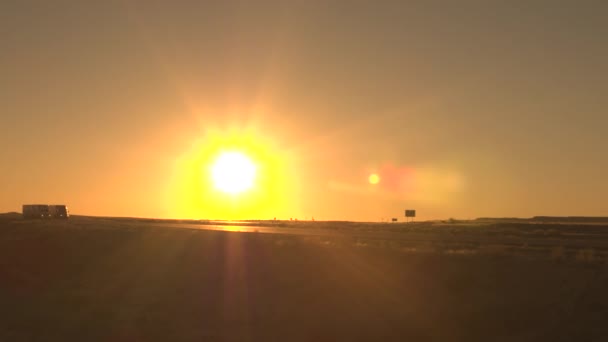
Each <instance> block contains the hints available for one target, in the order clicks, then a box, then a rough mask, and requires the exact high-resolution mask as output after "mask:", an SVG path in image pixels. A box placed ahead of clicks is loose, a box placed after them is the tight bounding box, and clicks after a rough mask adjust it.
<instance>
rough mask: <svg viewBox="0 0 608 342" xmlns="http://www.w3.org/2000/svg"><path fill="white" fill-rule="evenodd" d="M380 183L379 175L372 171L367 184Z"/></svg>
mask: <svg viewBox="0 0 608 342" xmlns="http://www.w3.org/2000/svg"><path fill="white" fill-rule="evenodd" d="M378 183H380V176H378V174H376V173H372V174H371V175H369V184H374V185H375V184H378Z"/></svg>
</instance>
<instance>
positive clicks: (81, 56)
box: [0, 1, 608, 221]
mask: <svg viewBox="0 0 608 342" xmlns="http://www.w3.org/2000/svg"><path fill="white" fill-rule="evenodd" d="M587 5H588V6H584V5H581V4H578V3H576V2H571V4H570V5H566V4H560V5H557V4H555V2H553V1H537V2H534V4H531V3H530V4H526V5H525V6H524V5H516V4H510V3H507V4H498V3H494V4H490V3H489V2H468V1H464V2H458V4H456V2H454V3H453V4H452V3H450V4H447V3H445V2H438V3H437V4H435V5H431V4H429V3H428V2H419V3H418V4H416V3H415V2H409V1H408V2H406V1H387V2H381V3H376V2H368V1H365V2H360V1H342V2H339V1H335V2H312V1H310V2H309V1H305V2H304V1H298V2H289V1H276V2H270V1H261V2H251V3H250V4H244V3H242V2H230V1H218V2H207V1H203V2H200V3H198V4H194V2H170V1H166V2H154V4H151V3H150V2H148V1H145V2H144V1H141V2H129V3H128V4H127V3H125V2H123V1H104V2H96V3H93V2H88V3H86V4H85V3H81V2H76V1H74V2H72V3H71V4H68V2H46V1H45V2H43V1H41V2H39V3H38V4H35V3H34V2H28V3H27V4H25V3H22V2H13V3H11V4H8V3H7V4H2V5H0V46H1V51H2V53H1V54H0V71H1V72H2V73H1V75H2V76H1V78H0V106H1V107H0V109H1V111H0V157H1V159H0V162H1V166H0V181H1V184H2V187H1V190H0V212H6V211H19V210H20V208H21V205H22V204H24V203H65V204H67V205H68V206H70V208H71V211H72V212H73V213H76V214H90V215H104V216H105V215H108V216H111V215H115V216H145V217H167V218H181V217H189V218H217V219H222V218H225V219H234V218H255V219H258V218H259V219H267V218H272V217H277V218H282V219H285V218H287V219H288V218H289V217H298V218H300V219H305V218H310V217H312V216H314V217H315V218H316V219H317V220H323V219H340V220H342V219H344V220H366V221H378V220H381V219H387V218H389V217H401V216H403V210H404V209H406V208H407V209H410V208H411V209H417V210H418V213H419V215H420V216H421V217H420V218H421V219H434V218H448V217H456V218H474V217H478V216H520V217H525V216H533V215H598V216H599V215H608V211H607V209H606V206H605V200H604V196H605V194H606V193H608V181H607V180H606V174H608V158H606V155H608V138H607V136H606V130H607V129H608V115H607V113H606V108H608V97H607V96H606V94H607V93H608V92H607V90H608V86H607V84H606V80H607V79H608V77H607V76H608V63H606V60H608V45H607V44H606V43H605V37H606V36H607V35H608V22H607V21H606V20H605V18H607V17H608V5H606V4H605V2H599V1H598V2H593V3H592V2H589V3H587ZM226 148H238V149H241V150H243V151H245V152H246V153H248V154H249V155H250V156H251V158H252V159H254V161H255V162H256V163H258V167H259V173H258V179H257V183H256V186H255V188H254V189H252V190H251V191H249V192H247V193H244V194H243V195H242V196H236V197H235V196H233V197H230V196H226V195H225V194H221V193H218V192H217V190H216V189H214V188H213V184H211V183H210V181H209V177H208V175H207V174H206V173H205V172H207V171H205V170H208V168H209V164H210V163H211V161H212V160H213V158H214V157H215V156H216V155H217V153H218V152H219V151H221V150H222V149H226ZM372 173H376V174H378V175H379V176H380V182H379V183H378V184H376V185H371V184H370V183H369V176H370V174H372Z"/></svg>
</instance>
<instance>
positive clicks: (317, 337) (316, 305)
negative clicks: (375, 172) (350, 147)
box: [0, 219, 608, 341]
mask: <svg viewBox="0 0 608 342" xmlns="http://www.w3.org/2000/svg"><path fill="white" fill-rule="evenodd" d="M503 228H504V227H503ZM391 229H393V230H394V229H396V228H391ZM459 229H464V230H466V229H469V233H468V235H467V236H469V237H470V236H473V235H475V234H478V235H479V234H482V235H479V236H484V235H483V233H482V231H481V230H480V229H483V227H481V228H480V227H474V228H459ZM539 229H540V231H541V233H539ZM564 229H566V230H567V229H568V227H565V228H564ZM590 229H591V230H593V231H594V232H598V229H600V230H601V229H602V228H601V227H600V228H598V227H592V228H590ZM606 229H608V228H606ZM472 230H475V231H474V232H473V233H471V231H472ZM583 230H584V228H583ZM389 231H390V230H389ZM454 231H456V230H454ZM530 231H531V232H532V231H533V232H535V233H534V234H531V236H533V237H534V239H536V240H534V241H541V240H542V241H550V242H551V241H554V240H553V239H552V238H549V237H548V238H546V239H544V238H543V237H542V236H543V233H542V231H543V226H540V225H536V226H535V227H534V230H530ZM545 231H546V230H545ZM475 232H478V233H475ZM343 233H344V232H343ZM395 234H397V233H395ZM438 234H446V233H445V231H444V232H442V233H438ZM559 234H560V233H559V227H558V228H555V227H553V228H551V230H550V231H549V233H547V234H545V235H548V236H550V237H555V236H556V235H559ZM397 235H398V234H397ZM494 235H495V234H494ZM494 235H493V239H494V240H492V241H494V242H493V245H492V246H488V247H487V248H484V246H483V244H480V243H479V241H481V240H480V239H477V240H476V241H477V242H476V244H475V248H470V246H469V247H467V246H468V245H467V244H464V245H463V246H460V247H457V245H456V244H454V243H452V244H450V245H449V246H448V245H445V244H441V243H439V242H437V241H434V242H428V243H422V242H418V243H419V245H418V246H416V245H415V244H412V243H411V242H409V243H408V242H407V241H405V240H407V236H405V238H404V236H403V235H399V239H395V240H392V239H391V238H390V236H389V237H386V238H385V239H384V240H378V239H373V240H371V239H370V240H366V239H365V238H352V237H349V236H348V234H341V235H331V236H305V235H277V234H262V233H255V232H253V233H235V232H221V231H205V230H195V229H176V228H163V227H151V226H146V224H141V225H138V226H135V225H129V224H114V223H108V222H101V221H99V222H98V223H96V221H95V220H86V221H82V220H81V221H78V220H71V221H70V222H32V221H30V222H27V221H23V220H18V219H15V220H13V219H5V220H0V341H66V340H75V341H337V340H342V341H356V340H367V341H396V340H399V341H405V340H408V341H605V340H608V266H607V262H606V256H605V255H604V254H602V251H600V250H599V249H598V248H597V247H596V248H595V249H590V248H589V249H587V248H581V247H580V243H579V244H578V245H577V247H576V248H575V249H572V250H570V249H568V248H565V247H564V246H563V245H562V244H563V243H562V242H558V243H555V246H551V245H550V244H549V245H547V244H544V245H543V249H542V251H541V252H538V253H535V252H531V253H526V252H525V251H526V250H527V249H529V248H528V246H527V245H526V244H525V242H524V244H523V245H522V246H516V247H518V248H514V247H513V246H512V245H510V246H508V247H501V246H497V245H496V244H495V241H497V240H496V236H494ZM511 235H514V234H511ZM515 235H517V234H515ZM592 235H593V234H592ZM456 236H458V234H456ZM539 236H540V237H539ZM511 238H512V237H511ZM450 239H451V240H450V241H452V242H453V241H454V232H452V235H451V237H450ZM590 239H593V242H594V243H596V244H597V242H598V239H600V240H601V239H605V237H604V235H603V234H594V236H593V237H591V238H590ZM456 240H457V239H456ZM560 241H561V240H560ZM590 243H591V240H590ZM566 247H567V246H566Z"/></svg>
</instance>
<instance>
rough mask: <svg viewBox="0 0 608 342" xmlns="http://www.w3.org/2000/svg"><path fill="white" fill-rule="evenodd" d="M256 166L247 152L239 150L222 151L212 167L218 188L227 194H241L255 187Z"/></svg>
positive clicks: (214, 180) (214, 183) (213, 178)
mask: <svg viewBox="0 0 608 342" xmlns="http://www.w3.org/2000/svg"><path fill="white" fill-rule="evenodd" d="M255 174H256V167H255V164H254V163H253V161H251V159H250V158H249V157H247V156H246V155H245V154H243V153H241V152H237V151H231V152H223V153H221V154H220V155H219V156H218V157H217V159H216V160H215V162H214V163H213V165H212V167H211V178H212V180H213V185H214V186H215V188H216V189H218V190H219V191H221V192H224V193H227V194H232V195H234V194H240V193H242V192H244V191H247V190H249V189H250V188H251V187H253V184H254V181H255Z"/></svg>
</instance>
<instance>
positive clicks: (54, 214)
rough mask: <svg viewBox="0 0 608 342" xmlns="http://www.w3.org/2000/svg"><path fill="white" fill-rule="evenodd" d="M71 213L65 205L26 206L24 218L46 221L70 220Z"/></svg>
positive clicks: (24, 206)
mask: <svg viewBox="0 0 608 342" xmlns="http://www.w3.org/2000/svg"><path fill="white" fill-rule="evenodd" d="M69 216H70V213H69V211H68V207H67V206H65V205H63V204H55V205H48V204H24V205H23V218H26V219H45V218H66V219H67V218H68V217H69Z"/></svg>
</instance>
